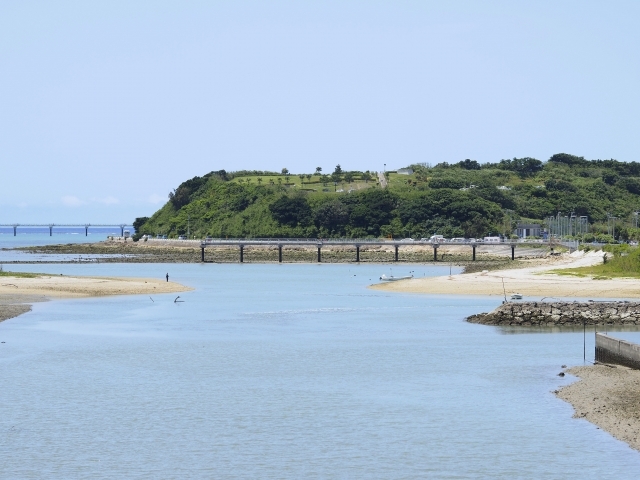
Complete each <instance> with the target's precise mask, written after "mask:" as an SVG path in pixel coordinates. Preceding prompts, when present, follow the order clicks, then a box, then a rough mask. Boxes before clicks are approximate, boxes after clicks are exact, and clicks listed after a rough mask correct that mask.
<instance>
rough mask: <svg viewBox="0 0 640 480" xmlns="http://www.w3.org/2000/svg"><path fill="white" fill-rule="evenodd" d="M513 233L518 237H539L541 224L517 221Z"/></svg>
mask: <svg viewBox="0 0 640 480" xmlns="http://www.w3.org/2000/svg"><path fill="white" fill-rule="evenodd" d="M514 233H515V234H516V235H517V236H518V237H520V238H527V237H541V236H542V226H541V225H540V224H539V223H518V225H517V226H516V229H515V231H514Z"/></svg>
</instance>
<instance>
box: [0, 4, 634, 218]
mask: <svg viewBox="0 0 640 480" xmlns="http://www.w3.org/2000/svg"><path fill="white" fill-rule="evenodd" d="M639 20H640V2H638V1H628V2H623V1H617V2H616V1H609V2H603V1H585V0H581V1H557V0H554V1H548V2H546V1H533V2H532V1H515V0H509V1H504V2H499V1H496V2H489V1H473V2H463V1H458V2H456V1H442V0H439V1H415V2H411V1H405V2H403V1H398V0H394V1H387V2H382V1H369V2H355V1H354V2H349V1H344V0H342V1H336V2H331V1H323V2H311V1H296V2H294V1H291V2H279V1H259V2H243V1H237V0H235V1H228V2H216V1H206V2H205V1H203V2H194V1H191V2H190V1H184V0H182V1H175V2H168V1H158V0H157V1H152V2H151V1H150V2H141V1H140V2H136V1H131V0H127V1H123V2H118V1H113V0H110V1H104V2H97V1H91V2H87V1H84V0H83V1H77V2H65V1H56V2H31V1H28V0H21V1H15V2H9V1H5V2H2V3H0V69H1V70H0V71H1V72H2V74H1V75H0V223H4V222H13V221H17V222H27V221H54V222H68V221H89V222H99V221H121V220H126V221H130V220H132V219H133V218H134V217H136V216H143V215H150V214H151V213H153V212H154V211H155V210H156V209H157V208H158V207H159V206H160V205H161V204H162V203H163V202H164V201H165V200H166V198H167V194H168V192H169V191H170V190H171V189H172V188H175V187H176V186H177V185H178V184H179V183H180V182H182V181H184V180H185V179H187V178H191V177H193V176H194V175H202V174H204V173H207V172H209V171H211V170H218V169H222V168H224V169H226V170H239V169H265V170H266V169H270V170H280V169H282V168H283V167H287V168H288V169H289V170H290V171H292V172H294V173H298V172H311V171H313V170H315V167H317V166H320V167H322V168H323V169H324V170H325V171H331V170H333V167H334V166H335V165H336V164H338V163H339V164H341V165H342V167H343V168H345V169H362V170H367V169H369V170H381V169H382V166H383V164H384V163H386V164H387V168H396V167H402V166H405V165H408V164H410V163H414V162H430V163H437V162H441V161H448V162H456V161H459V160H461V159H465V158H472V159H476V160H478V161H480V162H494V161H498V160H500V159H501V158H511V157H514V156H518V157H522V156H532V157H536V158H539V159H541V160H546V159H548V158H549V156H551V155H552V154H554V153H558V152H567V153H573V154H577V155H583V156H585V157H587V158H617V159H618V160H623V161H631V160H640V157H639V156H638V151H639V147H640V135H639V131H640V130H639V128H638V127H639V126H640V125H639V123H640V122H639V120H638V118H639V115H640V94H639V89H640V61H639V52H640V29H639V28H638V21H639Z"/></svg>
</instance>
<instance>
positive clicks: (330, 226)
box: [313, 200, 349, 234]
mask: <svg viewBox="0 0 640 480" xmlns="http://www.w3.org/2000/svg"><path fill="white" fill-rule="evenodd" d="M313 219H314V222H315V224H316V226H317V227H318V228H325V229H326V230H328V231H329V232H331V233H332V234H341V233H342V232H343V231H344V227H345V225H346V224H347V222H348V221H349V210H348V209H347V207H346V206H345V205H344V204H343V203H342V202H341V201H339V200H332V201H330V202H327V203H325V204H324V205H321V206H320V207H319V208H318V209H317V210H316V212H315V214H314V216H313Z"/></svg>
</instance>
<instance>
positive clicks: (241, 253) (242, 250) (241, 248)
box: [240, 245, 244, 263]
mask: <svg viewBox="0 0 640 480" xmlns="http://www.w3.org/2000/svg"><path fill="white" fill-rule="evenodd" d="M240 263H244V245H240Z"/></svg>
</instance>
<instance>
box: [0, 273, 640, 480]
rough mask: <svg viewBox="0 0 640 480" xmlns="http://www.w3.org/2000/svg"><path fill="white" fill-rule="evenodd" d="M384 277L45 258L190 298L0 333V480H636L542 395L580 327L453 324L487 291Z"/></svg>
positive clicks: (37, 317) (607, 444) (141, 299)
mask: <svg viewBox="0 0 640 480" xmlns="http://www.w3.org/2000/svg"><path fill="white" fill-rule="evenodd" d="M12 268H15V269H18V267H17V266H12ZM19 268H20V270H23V271H29V270H31V271H38V270H42V266H38V265H32V266H20V267H19ZM388 268H389V267H388V266H377V265H359V266H353V265H287V264H284V265H250V264H244V265H215V264H207V265H174V264H172V265H157V264H156V265H140V264H135V265H133V264H132V265H114V264H98V265H93V264H91V265H46V269H47V271H48V272H50V273H65V274H85V275H131V276H151V277H156V278H162V277H163V276H164V274H165V273H167V271H168V272H169V274H170V275H171V279H172V280H176V281H178V282H181V283H184V284H187V285H190V286H192V287H194V288H195V290H194V291H192V292H187V293H182V294H180V297H181V298H180V299H181V300H184V303H174V299H175V297H176V296H177V295H152V296H151V297H152V298H153V301H152V299H151V298H150V297H149V296H127V297H115V298H99V299H82V300H65V301H54V302H47V303H40V304H36V305H34V309H33V311H32V312H31V313H28V314H26V315H23V316H21V317H19V318H15V319H12V320H8V321H5V322H3V323H1V324H0V341H3V342H6V343H3V344H0V382H1V383H2V389H1V390H0V391H1V392H2V393H1V394H0V398H1V399H2V401H0V448H1V451H2V457H3V458H2V462H0V477H1V478H514V477H516V478H611V477H616V478H637V475H638V474H639V473H640V455H639V454H638V453H637V452H635V451H633V450H631V449H630V448H629V447H627V446H626V445H625V444H623V443H621V442H618V441H617V440H615V439H613V438H612V437H610V436H609V435H608V434H607V433H605V432H602V431H601V430H598V429H597V428H596V427H595V426H593V425H591V424H589V423H588V422H586V421H584V420H577V419H573V418H571V416H572V413H573V411H572V408H571V406H570V405H568V404H566V403H564V402H562V401H560V400H558V399H556V398H555V396H554V395H553V394H552V393H551V392H552V391H553V390H555V389H556V388H558V387H559V386H561V385H564V384H567V383H570V382H571V381H572V379H570V378H567V377H565V378H564V379H561V378H559V377H557V373H558V372H560V370H561V369H560V366H561V365H562V364H568V365H576V364H582V354H583V351H582V332H573V333H553V334H544V333H535V334H530V333H529V334H521V333H518V334H516V333H514V332H513V331H507V330H501V329H497V328H494V327H486V326H481V325H471V324H467V323H465V322H464V321H463V319H464V317H465V316H467V315H469V314H472V313H477V312H479V311H488V310H490V309H492V308H494V307H495V306H496V305H497V304H498V303H499V302H500V299H493V298H474V297H466V298H462V297H447V296H418V295H402V294H387V293H380V292H377V291H373V290H369V289H367V288H366V286H367V285H368V284H370V283H373V282H374V281H375V280H376V278H377V277H378V276H379V275H380V274H381V273H385V270H387V269H388ZM409 269H411V270H415V272H416V275H419V276H422V275H437V274H444V273H445V270H446V273H448V267H444V269H443V268H437V267H424V266H410V265H404V266H402V267H395V268H394V274H398V275H401V274H404V273H405V272H404V271H403V270H407V271H408V270H409ZM587 338H588V340H589V343H588V345H587V348H588V350H587V351H588V352H590V353H591V354H590V357H592V356H593V354H592V352H593V339H592V336H588V337H587Z"/></svg>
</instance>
